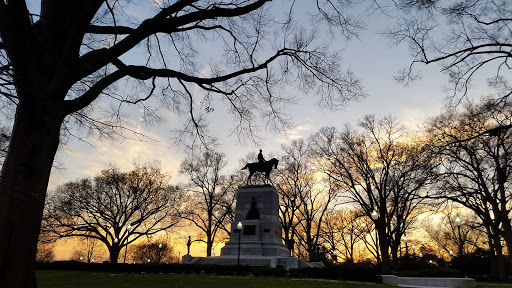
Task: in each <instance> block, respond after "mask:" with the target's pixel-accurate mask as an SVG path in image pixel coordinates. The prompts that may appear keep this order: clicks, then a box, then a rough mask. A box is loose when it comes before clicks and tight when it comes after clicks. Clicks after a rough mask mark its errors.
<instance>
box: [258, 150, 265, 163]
mask: <svg viewBox="0 0 512 288" xmlns="http://www.w3.org/2000/svg"><path fill="white" fill-rule="evenodd" d="M258 162H259V163H264V162H265V158H263V153H261V149H260V153H259V154H258Z"/></svg>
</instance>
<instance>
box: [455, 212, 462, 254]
mask: <svg viewBox="0 0 512 288" xmlns="http://www.w3.org/2000/svg"><path fill="white" fill-rule="evenodd" d="M461 224H462V222H461V221H460V218H459V216H457V218H455V225H457V231H458V233H459V257H462V247H463V246H464V244H463V243H462V235H461V234H460V225H461Z"/></svg>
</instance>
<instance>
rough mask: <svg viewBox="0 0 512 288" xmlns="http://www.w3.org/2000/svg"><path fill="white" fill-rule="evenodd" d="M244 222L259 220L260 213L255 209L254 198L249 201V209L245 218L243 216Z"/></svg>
mask: <svg viewBox="0 0 512 288" xmlns="http://www.w3.org/2000/svg"><path fill="white" fill-rule="evenodd" d="M245 219H246V220H259V219H260V212H259V211H258V208H256V198H254V197H252V200H251V209H249V212H247V216H245Z"/></svg>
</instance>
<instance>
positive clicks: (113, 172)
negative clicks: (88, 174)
mask: <svg viewBox="0 0 512 288" xmlns="http://www.w3.org/2000/svg"><path fill="white" fill-rule="evenodd" d="M169 180H170V176H169V175H167V174H164V173H162V172H161V171H160V166H159V164H158V163H153V164H146V165H143V166H139V165H135V168H134V170H132V171H129V172H126V173H122V172H120V171H118V170H117V169H116V168H114V167H111V168H109V169H107V170H103V171H102V172H101V173H100V174H99V175H98V176H96V177H95V178H94V179H90V178H84V179H81V180H78V181H75V182H69V183H66V184H64V185H62V186H59V187H58V188H57V189H56V191H55V194H54V195H53V196H52V197H50V198H49V214H50V215H51V217H50V222H49V223H48V225H47V227H49V229H51V232H52V233H54V234H55V235H56V236H57V237H60V238H67V237H83V238H94V239H98V240H99V241H101V242H102V243H103V244H105V246H106V248H107V249H108V252H109V255H110V262H112V263H117V261H118V258H119V253H120V252H121V250H122V249H123V248H124V247H125V246H126V245H129V244H130V243H133V242H134V241H136V240H137V239H139V238H140V237H142V236H146V237H147V236H150V235H154V234H156V233H159V232H161V231H166V230H168V229H170V228H172V227H174V226H175V225H176V224H177V223H178V221H179V217H178V214H179V213H178V211H177V210H178V209H179V204H180V202H181V198H182V195H181V192H180V191H178V190H176V189H175V188H174V187H172V186H171V185H169Z"/></svg>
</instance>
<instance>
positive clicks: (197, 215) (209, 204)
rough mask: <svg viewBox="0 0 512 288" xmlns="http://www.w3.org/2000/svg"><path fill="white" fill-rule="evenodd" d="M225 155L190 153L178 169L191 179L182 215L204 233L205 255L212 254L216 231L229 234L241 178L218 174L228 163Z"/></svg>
mask: <svg viewBox="0 0 512 288" xmlns="http://www.w3.org/2000/svg"><path fill="white" fill-rule="evenodd" d="M225 157H226V156H225V155H224V154H221V153H218V152H213V151H206V152H203V153H199V155H196V154H192V155H190V156H189V157H188V158H187V159H186V160H185V161H183V162H182V163H181V168H180V172H181V173H183V174H186V175H187V176H188V178H189V180H190V183H189V184H188V185H187V188H188V189H187V190H188V197H187V199H186V202H187V205H186V207H185V209H184V210H183V211H182V213H181V217H182V218H183V219H186V220H188V221H190V222H192V223H193V224H194V225H195V226H196V227H197V228H199V229H200V230H201V231H202V232H203V233H204V234H205V236H206V240H205V241H204V242H205V243H206V256H211V254H212V248H213V245H214V243H215V237H216V236H217V234H220V232H225V233H229V232H228V231H229V228H228V227H229V226H228V225H229V224H231V222H232V221H233V217H234V215H233V211H234V209H233V203H234V201H235V198H236V190H237V189H238V186H240V183H241V177H236V175H230V176H225V175H222V174H221V170H222V169H223V168H224V167H225V166H226V164H227V162H226V160H225Z"/></svg>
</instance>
